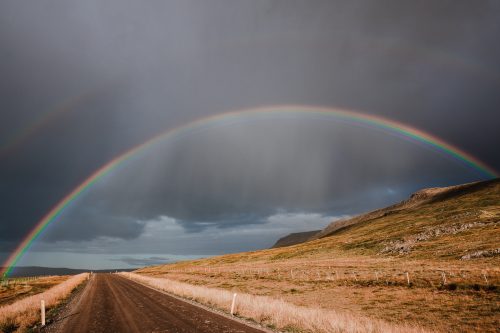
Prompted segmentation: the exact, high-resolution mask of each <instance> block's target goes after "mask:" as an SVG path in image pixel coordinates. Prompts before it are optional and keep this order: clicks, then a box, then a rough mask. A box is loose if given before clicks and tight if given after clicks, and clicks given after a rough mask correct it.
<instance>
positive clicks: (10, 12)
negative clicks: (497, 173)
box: [0, 0, 500, 253]
mask: <svg viewBox="0 0 500 333" xmlns="http://www.w3.org/2000/svg"><path fill="white" fill-rule="evenodd" d="M499 10H500V7H499V4H498V3H497V2H493V1H479V2H474V4H471V3H470V2H468V1H453V2H451V1H432V2H418V3H417V2H414V1H378V2H377V3H373V2H370V1H353V2H348V3H347V2H335V1H333V2H332V1H319V2H315V3H314V4H311V3H310V2H308V1H296V2H290V1H273V2H267V1H252V2H245V3H234V2H232V1H211V2H203V3H200V2H196V1H169V2H149V3H143V2H141V3H139V2H132V1H125V2H124V1H119V2H118V1H111V2H109V1H108V2H105V3H104V2H99V1H85V2H78V1H55V0H54V1H37V2H36V3H30V4H29V5H27V4H23V3H20V2H18V1H3V2H2V3H1V4H0V43H1V45H2V50H1V51H0V59H1V60H2V61H0V73H1V74H2V75H1V78H0V110H1V111H0V147H4V146H5V144H8V143H9V142H11V141H12V140H14V141H15V138H17V137H19V133H30V135H29V136H27V137H26V138H25V139H24V140H23V141H22V144H19V145H17V146H16V147H15V149H13V150H11V151H9V153H8V154H3V155H0V202H2V209H1V210H0V249H1V250H4V251H8V250H11V249H13V248H14V247H15V246H16V244H17V242H18V241H19V240H20V239H21V238H22V237H23V236H24V235H25V234H26V233H27V232H28V231H29V230H31V229H32V227H33V226H34V225H35V223H36V222H37V221H39V220H40V219H41V218H42V217H43V216H44V214H46V212H47V211H48V210H49V209H50V208H51V207H53V206H54V204H55V203H57V202H58V201H59V200H60V199H61V198H62V197H64V196H65V195H66V194H67V193H69V192H70V191H71V190H72V189H73V188H75V187H76V186H77V185H78V184H80V183H81V182H82V181H83V180H84V179H85V178H86V177H88V175H90V174H91V173H92V172H94V171H95V170H96V169H98V168H99V167H100V166H102V165H103V164H104V163H106V162H107V161H109V160H111V159H112V158H114V157H115V156H117V155H119V154H120V153H121V152H123V151H125V150H127V149H128V148H130V147H132V146H134V145H136V144H138V143H140V142H143V141H144V140H146V139H147V138H149V137H151V136H153V135H154V134H156V133H158V132H159V131H161V130H164V129H166V128H173V127H175V126H178V125H180V124H184V123H187V122H189V121H191V120H193V119H195V118H197V117H203V116H209V115H213V114H215V113H219V112H223V111H227V110H232V109H240V108H249V107H256V106H260V105H269V104H294V103H298V104H314V105H325V106H332V107H343V108H348V109H354V110H359V111H362V112H366V113H369V114H373V115H381V116H385V117H389V118H391V119H394V120H398V121H403V122H406V123H408V124H410V125H413V126H416V127H418V128H422V129H424V130H426V131H429V132H431V133H434V134H436V135H438V136H440V137H443V138H444V139H445V140H446V141H449V142H451V143H452V144H455V145H457V146H459V147H462V148H464V149H465V150H467V151H469V152H471V153H472V154H473V155H476V156H477V157H479V158H481V159H482V160H484V161H486V162H487V163H489V164H490V165H492V166H494V167H496V168H497V169H500V159H499V155H498V151H497V147H498V145H499V144H500V138H499V136H498V133H497V132H498V131H497V124H498V122H499V120H500V119H499V113H498V108H499V106H500V97H499V95H498V93H497V92H498V89H499V88H500V67H499V65H498V59H499V58H500V44H499V43H497V39H498V35H499V34H500V20H499V17H498V16H499V14H498V13H499ZM85 94H87V95H89V97H88V98H83V99H82V100H81V101H80V102H79V103H75V104H74V105H72V106H71V107H70V108H68V110H67V111H66V112H63V113H60V114H57V113H56V114H57V115H54V116H53V117H50V116H49V117H47V121H46V122H42V124H44V125H43V126H40V127H38V128H36V130H32V129H33V124H35V123H36V120H37V119H44V117H46V116H47V115H48V114H50V112H52V111H53V110H57V108H58V107H59V106H60V105H61V104H63V101H67V100H68V99H72V98H76V99H78V96H81V95H85ZM13 138H14V139H13ZM481 178H483V176H482V175H480V174H478V173H475V172H474V171H471V170H469V169H467V168H464V167H462V166H461V165H459V164H457V163H456V162H454V161H449V160H447V159H446V158H443V157H442V156H441V155H439V154H436V153H435V152H433V151H429V150H426V149H425V148H422V147H419V146H417V145H414V144H411V143H408V142H406V141H404V140H401V139H400V138H395V137H393V136H389V135H387V134H385V133H382V132H377V131H372V130H367V129H363V128H359V127H352V126H349V125H346V124H338V123H334V122H326V121H322V120H314V119H308V118H297V119H280V120H273V121H269V122H267V123H263V122H250V123H242V124H234V125H233V126H225V127H220V128H216V129H213V130H212V131H205V132H201V133H195V134H193V135H192V136H190V137H186V138H184V139H183V140H179V141H177V142H175V143H168V142H165V143H163V144H160V145H159V146H158V147H157V148H155V149H153V150H151V151H150V152H148V153H145V154H144V155H141V156H140V157H138V158H137V159H134V160H132V161H130V162H129V163H127V164H126V165H124V166H123V167H122V168H120V169H119V170H118V171H116V172H115V173H113V174H112V175H111V176H110V177H108V178H106V179H104V180H102V181H101V182H99V183H98V184H97V185H95V186H94V187H93V189H92V190H90V191H89V192H88V193H86V194H85V195H84V196H83V197H82V198H81V199H79V200H78V201H77V202H75V203H74V204H73V205H72V206H71V207H70V208H69V209H68V210H66V211H65V213H64V214H63V215H62V216H61V217H60V220H59V221H58V222H57V223H56V224H54V226H53V227H51V229H50V230H49V231H48V232H47V234H46V238H45V240H46V242H47V244H52V243H54V245H53V246H54V248H55V247H58V246H63V245H61V244H62V243H64V250H68V249H71V248H72V247H73V248H79V246H82V244H87V243H89V242H90V243H92V242H95V246H96V247H98V246H100V247H101V249H104V248H106V247H111V246H112V245H111V243H110V241H109V239H114V240H115V241H117V242H118V243H119V242H120V240H121V239H125V240H127V241H132V240H139V239H142V238H141V237H142V236H143V235H144V233H146V232H147V228H146V226H145V224H144V223H143V222H140V221H149V220H155V219H158V218H159V216H163V215H165V216H170V217H171V218H173V219H175V221H176V222H175V223H176V225H177V226H178V227H180V228H181V229H180V230H182V232H181V231H179V232H178V233H177V235H178V237H180V239H183V238H182V237H187V239H190V237H195V236H196V234H197V233H202V234H203V233H204V232H211V231H213V230H216V231H217V232H222V231H230V230H231V229H239V228H243V227H245V226H251V227H255V228H260V227H262V228H268V227H269V221H268V218H269V217H270V216H273V215H275V214H276V212H277V211H283V212H288V213H294V214H295V213H296V214H301V213H304V212H306V213H308V214H320V215H322V216H337V215H343V214H354V213H357V212H360V211H364V210H368V209H371V208H375V207H378V206H380V205H384V204H387V203H390V202H394V201H397V200H399V199H402V198H403V197H404V196H405V195H407V194H408V193H409V192H411V191H412V190H415V189H418V188H420V187H425V186H439V185H447V184H452V183H460V182H465V181H471V180H477V179H481ZM292 229H293V228H290V231H294V230H292ZM259 230H260V229H259ZM165 237H167V235H165ZM169 239H170V238H169ZM65 242H69V243H65ZM231 242H233V241H231ZM182 243H183V242H182V241H180V243H179V244H178V245H179V246H181V247H182V246H185V249H186V251H188V252H191V253H194V252H196V251H199V252H203V249H205V251H207V252H210V251H212V252H214V251H215V247H214V246H212V245H210V243H203V242H202V243H200V244H204V245H203V246H205V248H203V247H202V246H201V245H200V246H194V245H192V244H187V245H186V244H182ZM184 243H185V242H184ZM113 244H115V243H113ZM241 244H243V245H245V244H248V247H251V246H253V245H252V244H256V243H251V241H248V242H245V241H244V239H242V238H241V237H240V238H238V237H236V238H235V239H234V244H233V245H231V246H230V245H227V246H226V247H223V248H218V249H217V251H221V250H223V249H225V250H228V251H229V250H234V249H243V248H244V246H241ZM259 244H260V245H263V243H259ZM47 246H48V245H47ZM142 247H143V249H145V248H146V247H148V244H147V243H142ZM140 249H141V246H140V244H137V245H136V250H137V251H140ZM44 250H50V249H49V248H48V247H47V248H44ZM217 251H215V252H217Z"/></svg>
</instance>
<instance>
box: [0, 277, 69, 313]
mask: <svg viewBox="0 0 500 333" xmlns="http://www.w3.org/2000/svg"><path fill="white" fill-rule="evenodd" d="M68 278H69V275H62V276H43V277H37V278H14V279H9V280H8V282H7V280H4V281H2V283H0V306H4V305H7V304H11V303H14V302H16V301H18V300H20V299H22V298H24V297H28V296H32V295H36V294H39V293H41V292H44V291H45V290H47V289H49V288H51V287H53V286H55V285H58V284H60V283H62V282H64V281H66V280H67V279H68Z"/></svg>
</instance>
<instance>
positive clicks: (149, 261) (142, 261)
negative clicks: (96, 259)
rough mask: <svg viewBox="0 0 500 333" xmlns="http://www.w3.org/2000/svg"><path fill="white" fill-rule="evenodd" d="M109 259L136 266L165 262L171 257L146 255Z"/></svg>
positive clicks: (169, 260)
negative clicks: (143, 256)
mask: <svg viewBox="0 0 500 333" xmlns="http://www.w3.org/2000/svg"><path fill="white" fill-rule="evenodd" d="M109 260H111V261H118V262H123V263H126V264H127V265H129V266H137V267H142V266H151V265H161V264H166V263H168V262H171V261H172V259H169V258H164V257H148V258H134V257H122V258H119V259H116V258H112V259H109Z"/></svg>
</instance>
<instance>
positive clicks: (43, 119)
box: [0, 92, 94, 158]
mask: <svg viewBox="0 0 500 333" xmlns="http://www.w3.org/2000/svg"><path fill="white" fill-rule="evenodd" d="M93 95H94V93H92V92H89V93H83V94H81V95H77V96H74V97H71V98H69V99H67V100H65V101H64V102H63V103H62V104H60V105H58V106H56V107H55V108H54V109H53V110H52V111H50V112H46V113H44V114H42V116H40V117H39V118H36V120H35V121H34V122H32V123H31V124H29V125H28V126H26V127H25V128H22V129H20V130H18V131H16V133H15V134H14V135H12V136H11V137H10V138H8V139H7V140H6V142H5V143H4V144H3V145H1V146H0V158H2V157H5V156H6V155H8V154H9V153H11V152H13V151H14V150H16V149H17V148H19V147H20V146H22V145H23V144H24V143H26V142H27V141H29V140H30V139H31V138H32V137H33V136H35V135H36V134H37V133H38V132H40V131H41V130H42V129H44V128H45V127H47V126H48V125H50V124H51V123H53V122H54V121H55V120H56V119H57V118H59V117H60V116H61V115H63V114H65V113H68V112H70V111H71V110H73V109H75V108H76V107H77V106H78V105H80V104H82V103H84V102H85V101H87V100H89V99H91V98H92V97H93Z"/></svg>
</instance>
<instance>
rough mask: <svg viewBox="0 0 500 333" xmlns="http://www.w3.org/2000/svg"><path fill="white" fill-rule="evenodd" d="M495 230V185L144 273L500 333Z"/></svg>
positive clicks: (498, 191) (378, 316) (315, 305)
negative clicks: (328, 230)
mask: <svg viewBox="0 0 500 333" xmlns="http://www.w3.org/2000/svg"><path fill="white" fill-rule="evenodd" d="M430 192H432V191H430ZM499 227H500V182H499V181H498V180H495V181H491V182H486V183H483V184H482V185H481V186H476V187H474V188H472V189H468V190H466V191H459V192H458V193H452V194H450V195H445V196H444V197H440V198H434V199H432V200H429V201H426V202H425V203H424V204H422V205H416V206H415V205H407V206H405V207H403V208H402V209H399V208H398V209H396V210H392V211H388V212H384V214H381V215H380V216H378V217H375V218H371V219H367V220H362V221H361V222H359V223H356V224H354V225H349V226H347V227H344V228H341V229H339V230H336V231H335V232H333V233H332V234H331V235H330V236H328V237H324V238H320V239H317V240H314V241H310V242H306V243H302V244H298V245H295V246H290V247H284V248H276V249H268V250H261V251H254V252H246V253H238V254H231V255H224V256H218V257H212V258H207V259H201V260H194V261H187V262H180V263H176V264H170V265H162V266H155V267H146V268H144V269H141V270H139V271H138V273H140V274H143V275H147V276H153V277H159V278H168V279H170V280H175V281H179V282H184V283H188V284H190V285H196V286H205V287H209V288H220V289H225V290H228V291H235V292H241V293H245V294H251V295H260V296H269V297H272V298H273V299H281V300H284V301H286V302H287V303H291V304H293V305H297V306H303V307H308V308H312V309H324V310H332V311H337V312H339V311H340V312H342V313H347V314H351V315H353V316H354V317H356V316H359V318H364V317H365V316H367V317H369V318H372V319H374V320H383V321H385V322H389V323H397V324H401V323H405V324H408V325H411V326H418V327H422V328H425V329H428V330H430V331H436V332H477V331H480V332H499V331H500V330H499V327H500V316H499V313H500V289H499V285H500V266H499V254H500V250H499V244H500V228H499ZM253 319H254V320H257V321H260V319H259V318H253ZM301 330H302V331H304V332H306V331H307V327H305V326H304V327H294V328H293V330H292V329H290V330H288V331H291V332H300V331H301ZM309 331H310V330H309Z"/></svg>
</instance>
